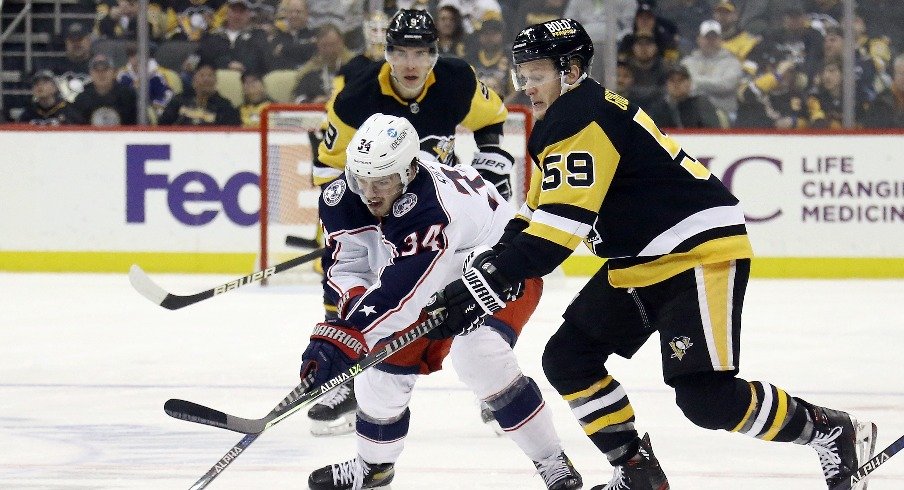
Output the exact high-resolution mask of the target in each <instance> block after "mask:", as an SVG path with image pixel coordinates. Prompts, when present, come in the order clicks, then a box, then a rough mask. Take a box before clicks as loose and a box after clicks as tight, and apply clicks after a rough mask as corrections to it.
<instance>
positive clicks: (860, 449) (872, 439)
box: [851, 417, 879, 490]
mask: <svg viewBox="0 0 904 490" xmlns="http://www.w3.org/2000/svg"><path fill="white" fill-rule="evenodd" d="M851 421H852V422H853V423H854V434H855V437H856V440H855V441H854V442H855V444H856V445H857V466H860V465H861V464H863V463H864V462H865V461H868V460H869V459H871V458H872V457H873V455H874V454H875V452H876V435H877V433H878V432H879V430H878V427H876V424H874V423H872V422H860V421H859V420H857V419H855V418H853V417H851ZM868 485H869V477H866V478H864V479H863V481H862V482H860V483H858V484H856V485H854V486H853V487H851V490H867V486H868Z"/></svg>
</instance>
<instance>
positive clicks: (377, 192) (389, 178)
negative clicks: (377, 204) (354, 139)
mask: <svg viewBox="0 0 904 490" xmlns="http://www.w3.org/2000/svg"><path fill="white" fill-rule="evenodd" d="M345 180H347V181H348V188H349V189H351V191H352V192H354V193H355V194H358V195H359V196H361V198H362V199H364V193H365V191H367V194H370V195H372V196H380V197H385V196H389V195H392V194H393V193H395V192H398V190H399V189H400V188H402V187H403V185H402V176H401V175H399V174H397V173H395V174H391V175H384V176H382V177H361V176H359V175H357V174H355V173H354V172H352V171H351V170H349V168H348V167H346V168H345Z"/></svg>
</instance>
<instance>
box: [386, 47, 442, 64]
mask: <svg viewBox="0 0 904 490" xmlns="http://www.w3.org/2000/svg"><path fill="white" fill-rule="evenodd" d="M438 58H439V55H438V54H437V53H436V51H433V50H431V49H429V48H408V49H404V48H403V49H400V48H399V47H396V46H388V47H387V48H386V61H388V62H389V64H390V65H393V66H414V67H418V68H433V65H435V64H436V60H437V59H438Z"/></svg>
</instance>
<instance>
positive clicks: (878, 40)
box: [854, 15, 891, 93]
mask: <svg viewBox="0 0 904 490" xmlns="http://www.w3.org/2000/svg"><path fill="white" fill-rule="evenodd" d="M854 38H855V39H856V44H857V52H858V53H860V58H862V59H864V60H869V61H870V62H871V63H872V64H873V71H874V73H875V74H876V79H875V81H874V84H873V89H874V90H875V91H876V93H879V92H882V91H883V90H885V89H886V88H888V87H890V86H891V77H890V76H889V74H888V65H889V63H890V62H891V46H890V43H891V41H890V40H889V38H888V36H885V35H880V36H870V34H869V32H868V31H867V29H866V23H865V22H864V21H863V17H862V16H860V15H854Z"/></svg>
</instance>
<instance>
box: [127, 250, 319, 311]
mask: <svg viewBox="0 0 904 490" xmlns="http://www.w3.org/2000/svg"><path fill="white" fill-rule="evenodd" d="M323 251H324V249H322V248H318V249H317V250H314V251H313V252H310V253H307V254H304V255H302V256H300V257H295V258H294V259H290V260H287V261H285V262H282V263H279V264H276V265H274V266H273V267H268V268H266V269H264V270H260V271H257V272H252V273H251V274H248V275H247V276H245V277H240V278H238V279H236V280H234V281H229V282H227V283H225V284H221V285H219V286H217V287H215V288H211V289H208V290H207V291H201V292H200V293H195V294H189V295H185V296H182V295H179V294H173V293H170V292H168V291H166V290H164V289H163V288H162V287H160V286H158V285H157V283H155V282H154V281H153V280H152V279H151V278H150V277H149V276H148V275H147V273H145V272H144V271H143V270H141V267H139V266H138V265H137V264H132V267H131V268H130V269H129V282H130V283H132V287H133V288H135V290H136V291H138V292H139V293H140V294H141V295H142V296H144V297H145V298H147V299H149V300H151V302H153V303H155V304H158V305H160V306H162V307H164V308H166V309H168V310H178V309H179V308H184V307H186V306H188V305H193V304H195V303H197V302H199V301H204V300H205V299H209V298H213V297H214V296H216V295H218V294H223V293H226V292H229V291H232V290H233V289H238V288H240V287H242V286H244V285H246V284H251V283H252V282H257V281H260V280H263V279H266V278H268V277H270V276H272V275H274V274H279V273H280V272H282V271H284V270H288V269H291V268H293V267H296V266H299V265H301V264H304V263H305V262H310V261H312V260H314V259H316V258H318V257H320V256H321V255H323Z"/></svg>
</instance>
